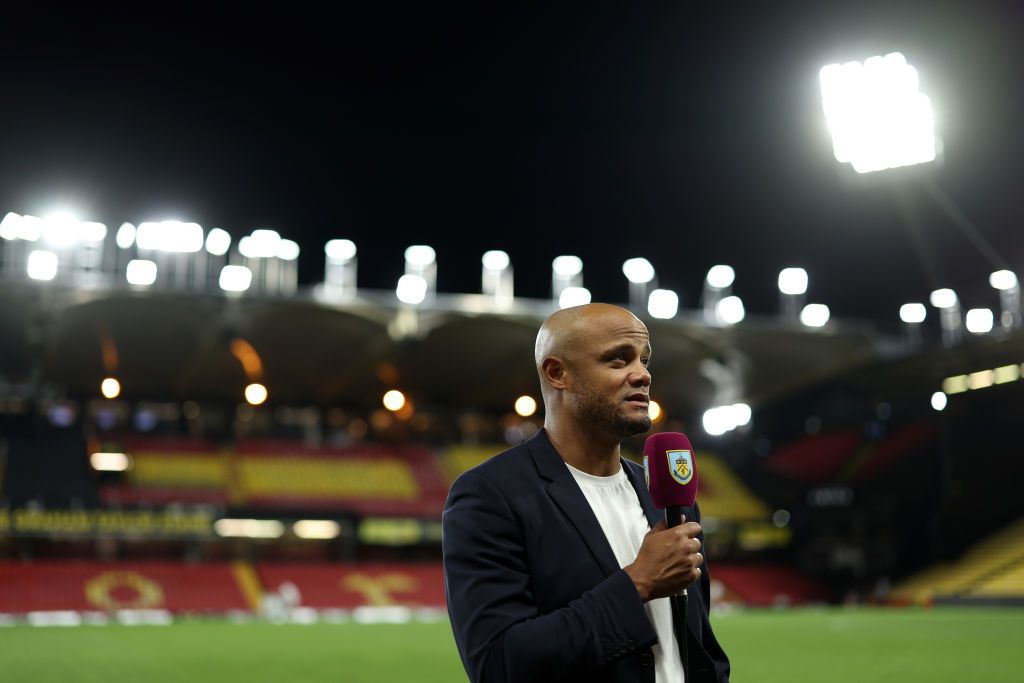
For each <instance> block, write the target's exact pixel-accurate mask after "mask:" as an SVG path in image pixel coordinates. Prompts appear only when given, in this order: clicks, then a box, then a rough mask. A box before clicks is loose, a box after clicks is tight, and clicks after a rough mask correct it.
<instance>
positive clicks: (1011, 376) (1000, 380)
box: [992, 363, 1020, 384]
mask: <svg viewBox="0 0 1024 683" xmlns="http://www.w3.org/2000/svg"><path fill="white" fill-rule="evenodd" d="M992 372H993V373H994V374H995V376H996V384H1006V383H1007V382H1016V381H1017V380H1018V379H1020V366H1019V365H1017V364H1016V363H1014V364H1013V365H1002V366H1000V367H998V368H996V369H994V370H993V371H992Z"/></svg>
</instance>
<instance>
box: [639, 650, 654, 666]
mask: <svg viewBox="0 0 1024 683" xmlns="http://www.w3.org/2000/svg"><path fill="white" fill-rule="evenodd" d="M653 662H654V655H652V654H651V653H650V652H644V653H642V654H641V655H640V666H650V665H651V664H652V663H653Z"/></svg>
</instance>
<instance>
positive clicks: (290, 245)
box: [276, 240, 299, 261]
mask: <svg viewBox="0 0 1024 683" xmlns="http://www.w3.org/2000/svg"><path fill="white" fill-rule="evenodd" d="M276 256H277V258H279V259H281V260H282V261H294V260H295V259H297V258H299V245H298V244H297V243H295V242H293V241H292V240H281V241H280V242H278V243H277V254H276Z"/></svg>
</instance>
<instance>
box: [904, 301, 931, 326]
mask: <svg viewBox="0 0 1024 683" xmlns="http://www.w3.org/2000/svg"><path fill="white" fill-rule="evenodd" d="M927 313H928V311H927V309H926V308H925V307H924V304H922V303H909V304H903V305H902V306H900V320H902V321H903V322H905V323H907V324H909V325H918V324H920V323H923V322H924V319H925V317H926V316H927Z"/></svg>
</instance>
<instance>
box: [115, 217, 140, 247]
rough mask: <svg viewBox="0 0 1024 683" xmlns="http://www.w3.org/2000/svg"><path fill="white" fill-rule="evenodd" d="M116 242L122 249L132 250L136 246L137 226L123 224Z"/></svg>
mask: <svg viewBox="0 0 1024 683" xmlns="http://www.w3.org/2000/svg"><path fill="white" fill-rule="evenodd" d="M114 241H116V242H117V246H118V247H120V248H121V249H130V248H131V246H132V245H133V244H135V226H134V225H132V224H131V223H122V224H121V227H120V228H118V229H117V236H116V237H115V238H114Z"/></svg>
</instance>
